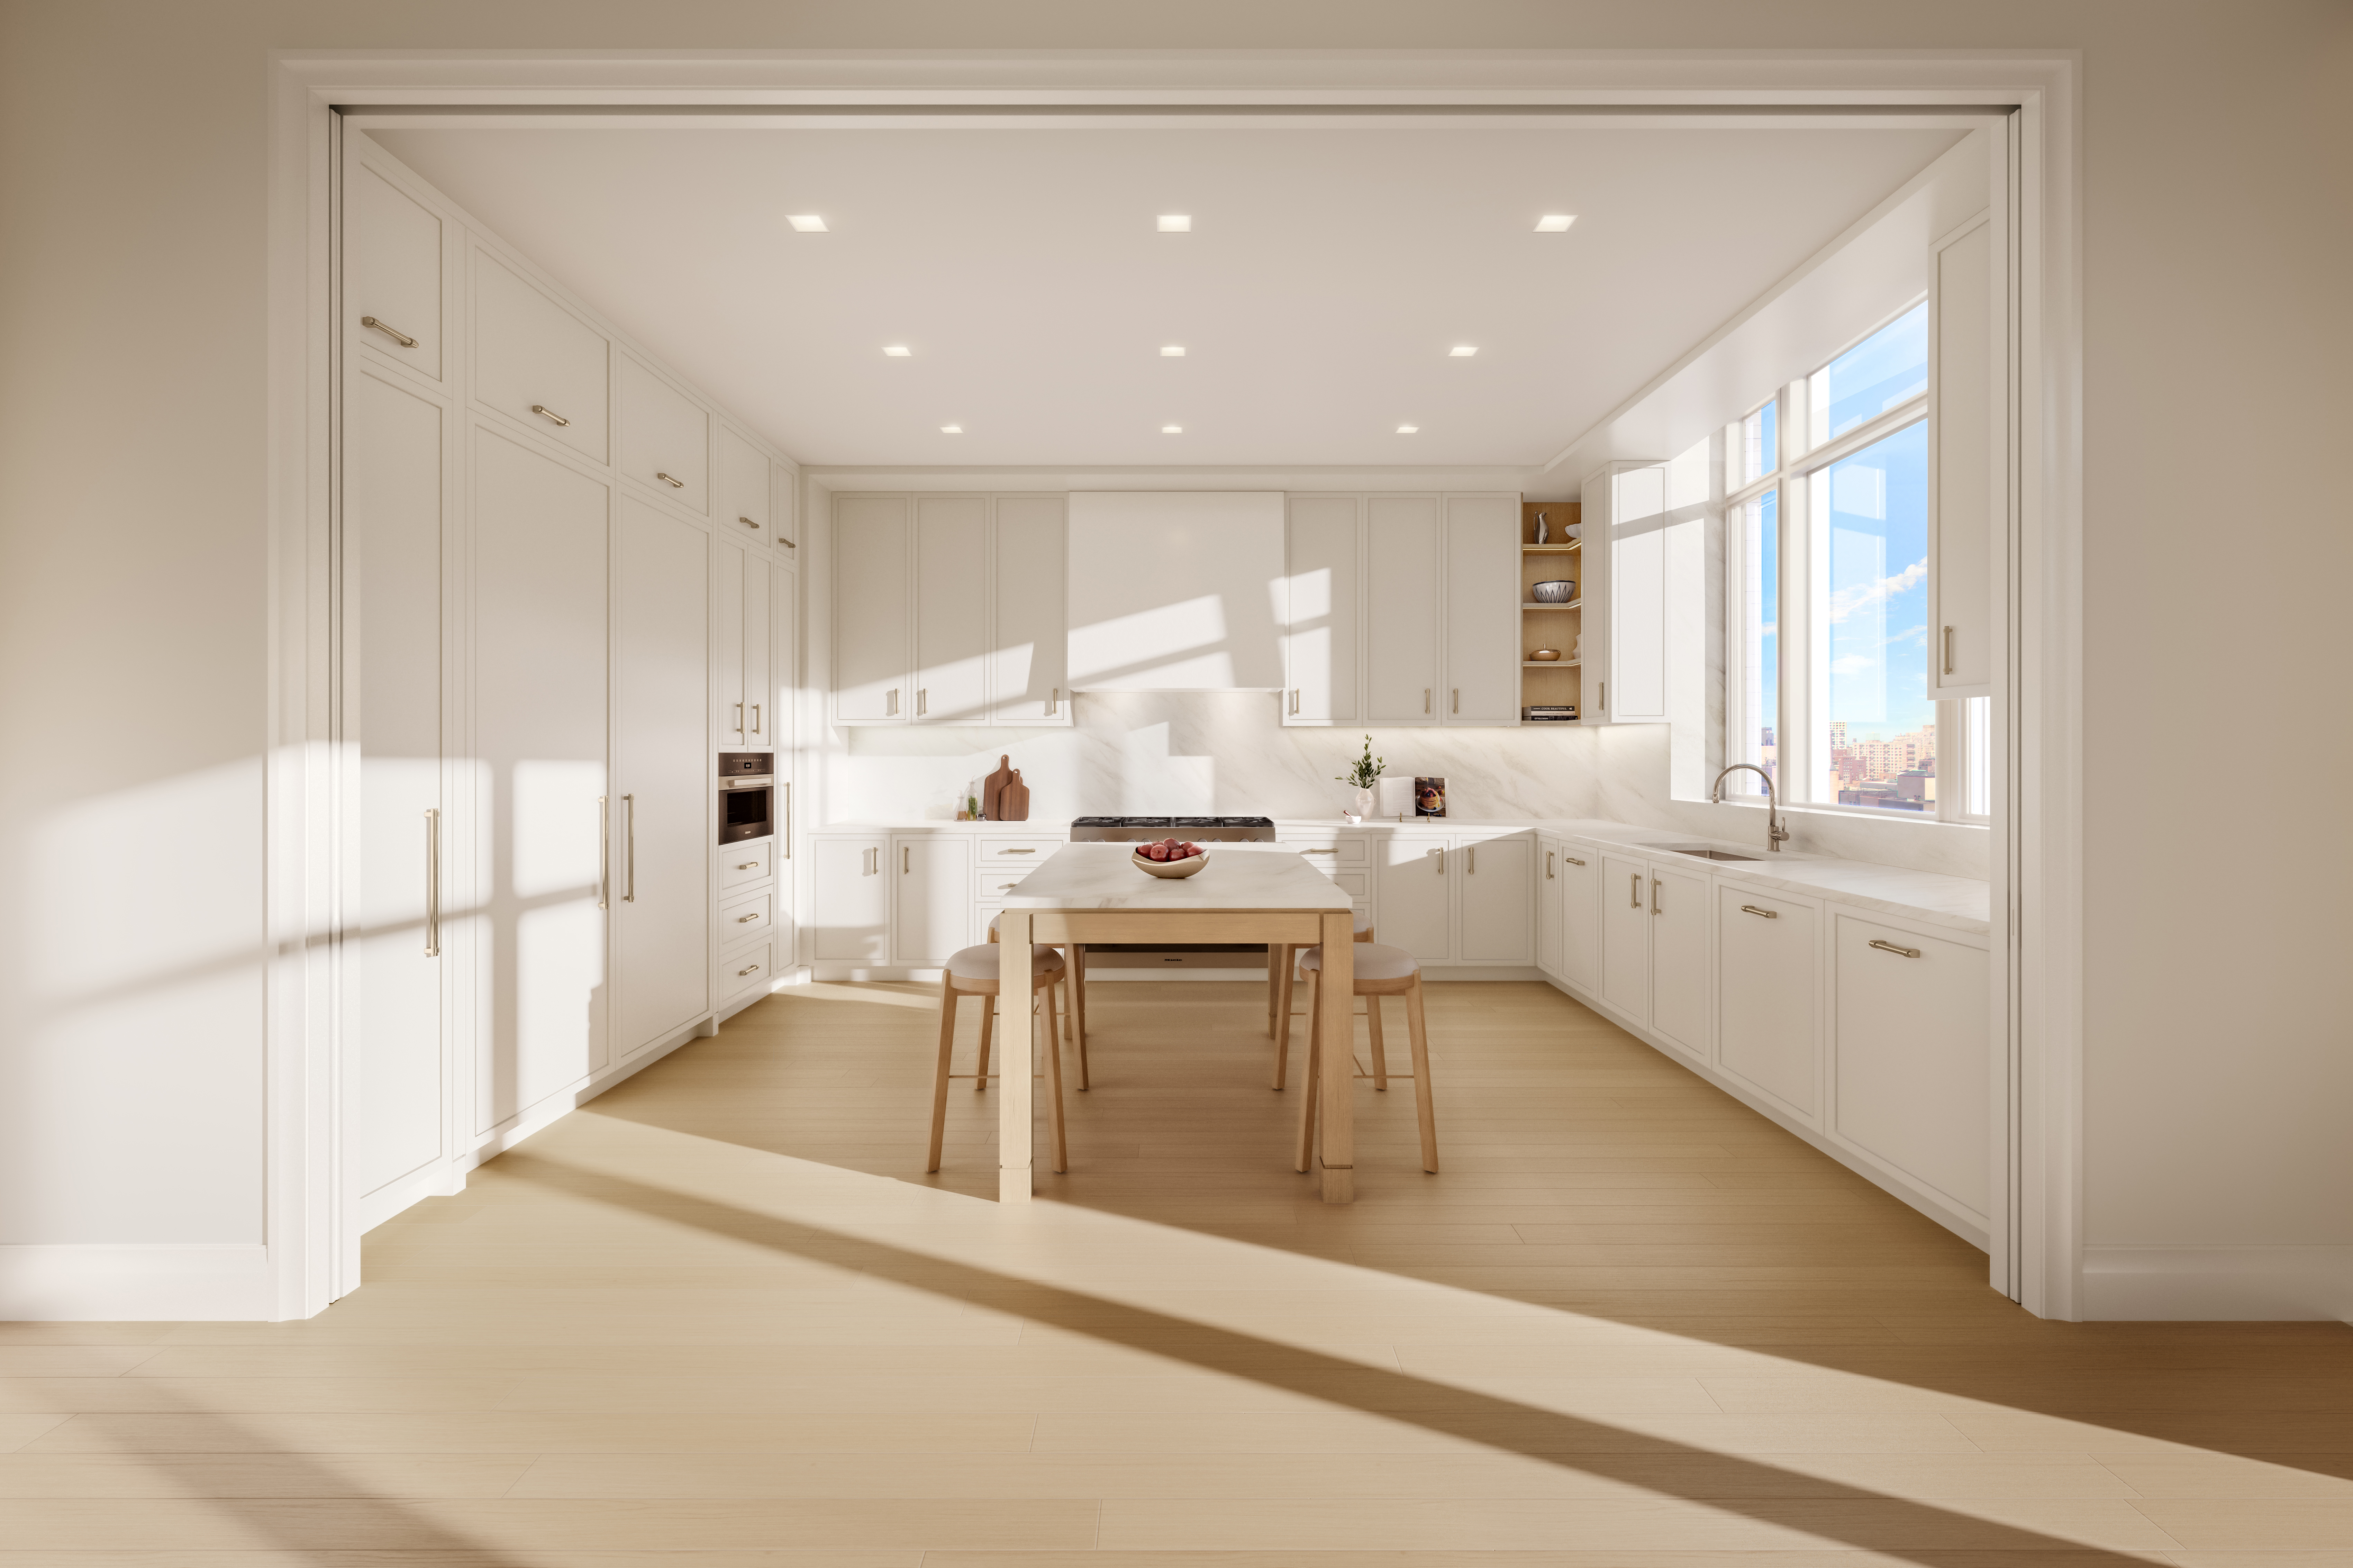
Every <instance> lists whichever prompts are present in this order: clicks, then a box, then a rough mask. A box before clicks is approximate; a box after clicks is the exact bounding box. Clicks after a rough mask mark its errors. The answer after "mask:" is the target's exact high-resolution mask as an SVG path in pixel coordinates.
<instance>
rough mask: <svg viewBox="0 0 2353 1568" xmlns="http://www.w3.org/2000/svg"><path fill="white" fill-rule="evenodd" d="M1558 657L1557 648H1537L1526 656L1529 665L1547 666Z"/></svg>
mask: <svg viewBox="0 0 2353 1568" xmlns="http://www.w3.org/2000/svg"><path fill="white" fill-rule="evenodd" d="M1559 657H1560V650H1559V649H1557V648H1539V649H1537V650H1536V651H1535V652H1533V653H1531V654H1529V655H1528V660H1529V662H1531V663H1536V664H1549V663H1551V662H1553V661H1554V660H1556V659H1557V658H1559Z"/></svg>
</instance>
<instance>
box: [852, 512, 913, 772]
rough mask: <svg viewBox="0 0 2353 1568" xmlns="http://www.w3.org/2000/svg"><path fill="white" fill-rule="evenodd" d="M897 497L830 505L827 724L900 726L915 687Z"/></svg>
mask: <svg viewBox="0 0 2353 1568" xmlns="http://www.w3.org/2000/svg"><path fill="white" fill-rule="evenodd" d="M913 505H914V503H913V502H912V501H911V500H910V499H909V498H908V497H906V496H903V495H838V496H836V497H834V502H833V720H834V722H835V723H836V724H845V725H848V724H904V723H906V722H907V720H908V719H909V718H910V717H911V716H912V709H913V691H914V681H913V678H912V677H913V671H914V647H913V637H912V632H913V620H911V619H910V616H909V613H908V611H909V601H910V599H912V597H913V588H912V585H911V584H910V583H909V582H908V580H907V574H908V568H909V566H910V562H911V559H912V553H913V552H912V545H911V539H910V535H911V534H912V532H913V529H912V525H911V524H912V521H913Z"/></svg>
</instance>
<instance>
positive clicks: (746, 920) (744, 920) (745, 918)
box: [735, 912, 760, 926]
mask: <svg viewBox="0 0 2353 1568" xmlns="http://www.w3.org/2000/svg"><path fill="white" fill-rule="evenodd" d="M759 917H760V916H759V915H758V914H757V913H756V912H754V913H753V914H750V915H738V916H735V924H737V925H738V926H748V925H750V924H751V923H752V922H753V921H754V920H757V919H758V918H759Z"/></svg>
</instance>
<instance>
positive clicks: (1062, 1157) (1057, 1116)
mask: <svg viewBox="0 0 2353 1568" xmlns="http://www.w3.org/2000/svg"><path fill="white" fill-rule="evenodd" d="M1038 994H1039V995H1040V996H1042V997H1044V998H1045V999H1046V1090H1047V1093H1048V1094H1049V1095H1050V1096H1051V1097H1052V1100H1051V1103H1050V1105H1049V1106H1048V1107H1047V1110H1048V1118H1049V1120H1050V1121H1051V1123H1052V1124H1053V1132H1054V1173H1055V1174H1056V1175H1058V1176H1059V1175H1060V1174H1061V1173H1062V1172H1064V1171H1068V1170H1069V1169H1070V1168H1071V1150H1070V1146H1069V1144H1068V1143H1066V1142H1065V1141H1064V1139H1063V1137H1062V1037H1061V1036H1060V1034H1058V1033H1055V1028H1054V988H1053V986H1052V985H1051V984H1048V985H1046V986H1043V987H1041V988H1040V989H1039V992H1038Z"/></svg>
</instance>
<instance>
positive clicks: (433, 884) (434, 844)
mask: <svg viewBox="0 0 2353 1568" xmlns="http://www.w3.org/2000/svg"><path fill="white" fill-rule="evenodd" d="M425 956H426V957H427V958H428V959H438V958H439V957H440V956H441V813H440V812H438V811H435V810H428V811H427V812H426V813H425Z"/></svg>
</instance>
